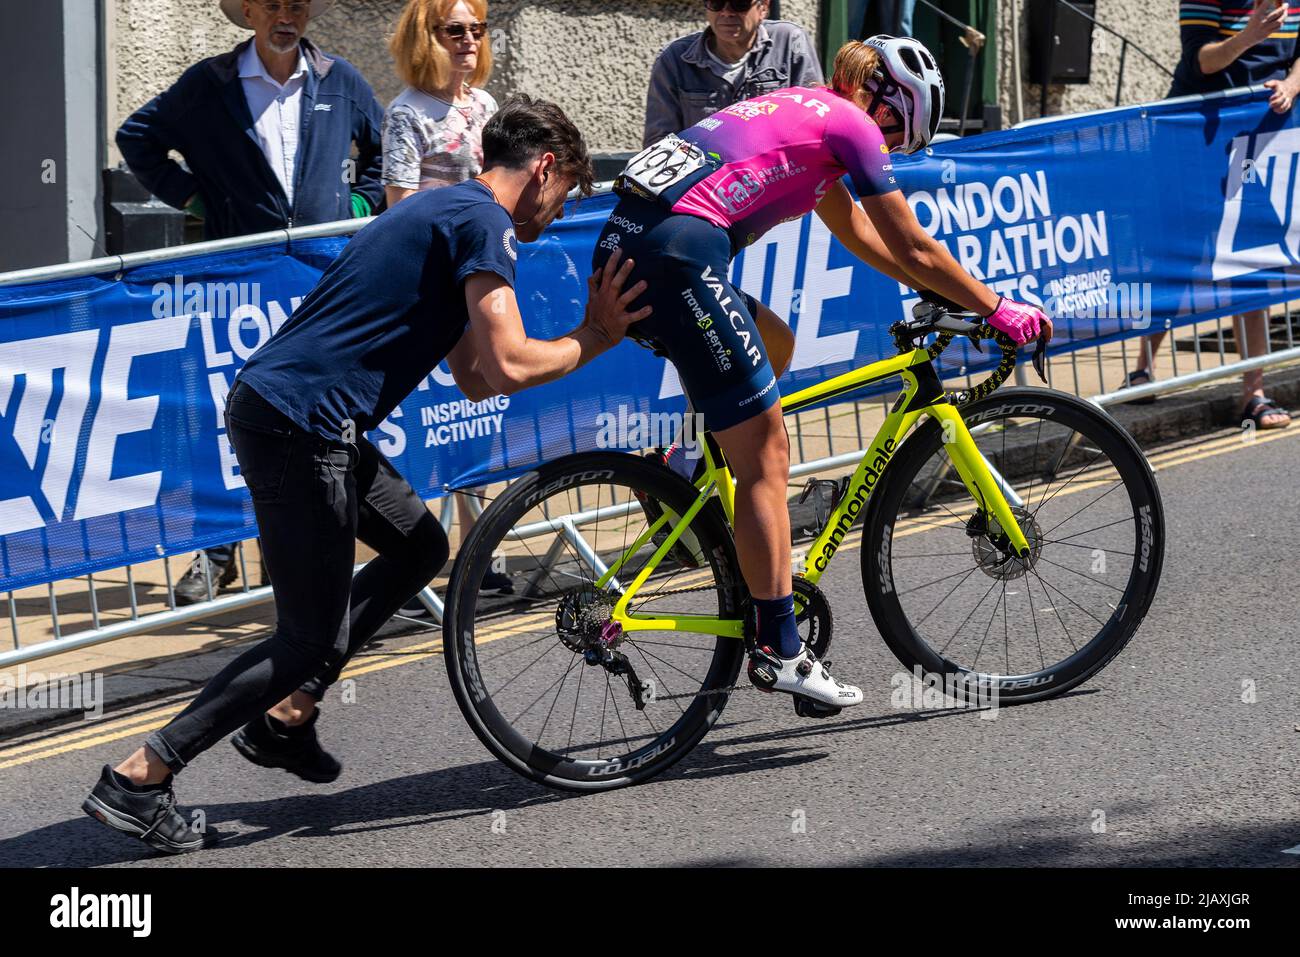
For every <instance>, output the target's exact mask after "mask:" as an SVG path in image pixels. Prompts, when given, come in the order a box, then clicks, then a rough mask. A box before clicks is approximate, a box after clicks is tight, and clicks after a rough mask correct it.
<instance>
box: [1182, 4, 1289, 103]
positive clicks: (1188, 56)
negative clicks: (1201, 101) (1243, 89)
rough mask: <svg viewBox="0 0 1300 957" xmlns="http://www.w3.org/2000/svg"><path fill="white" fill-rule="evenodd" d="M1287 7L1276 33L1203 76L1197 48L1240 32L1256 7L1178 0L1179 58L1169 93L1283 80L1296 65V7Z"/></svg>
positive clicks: (1211, 89) (1222, 88) (1198, 91)
mask: <svg viewBox="0 0 1300 957" xmlns="http://www.w3.org/2000/svg"><path fill="white" fill-rule="evenodd" d="M1287 3H1288V8H1287V15H1286V20H1285V21H1283V23H1282V28H1281V29H1280V30H1278V32H1277V33H1274V34H1272V35H1271V36H1269V37H1268V38H1267V39H1264V40H1261V41H1260V42H1259V43H1257V44H1255V45H1254V46H1253V47H1251V48H1250V49H1249V50H1247V51H1246V52H1245V53H1243V54H1242V55H1241V56H1239V57H1237V59H1236V60H1234V61H1233V62H1232V63H1230V64H1229V65H1228V66H1227V67H1226V68H1224V69H1222V70H1220V71H1219V72H1218V73H1209V74H1207V73H1202V72H1201V66H1200V61H1199V60H1198V59H1197V57H1198V55H1199V53H1200V49H1201V47H1203V46H1205V45H1206V44H1208V43H1214V42H1216V41H1218V40H1226V39H1227V38H1228V37H1230V36H1233V35H1234V34H1237V33H1240V32H1241V31H1242V30H1244V29H1245V28H1246V24H1247V22H1249V20H1250V15H1251V12H1252V9H1253V7H1254V4H1253V3H1252V2H1250V0H1182V2H1181V3H1179V5H1178V6H1179V10H1178V31H1179V36H1180V37H1181V39H1182V44H1183V55H1182V58H1181V59H1180V60H1179V61H1178V67H1177V69H1176V70H1175V71H1174V81H1173V85H1172V86H1171V87H1170V88H1169V94H1168V95H1169V96H1187V95H1188V94H1192V93H1213V92H1215V91H1217V90H1228V89H1232V88H1233V87H1238V86H1258V85H1260V84H1262V83H1263V82H1264V81H1265V80H1280V79H1282V78H1283V77H1285V76H1286V75H1287V71H1289V70H1290V69H1291V64H1292V63H1294V62H1295V58H1296V52H1297V47H1296V39H1297V28H1298V27H1300V6H1296V5H1293V0H1287Z"/></svg>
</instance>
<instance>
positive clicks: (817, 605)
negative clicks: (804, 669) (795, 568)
mask: <svg viewBox="0 0 1300 957" xmlns="http://www.w3.org/2000/svg"><path fill="white" fill-rule="evenodd" d="M794 603H795V608H796V609H798V608H802V609H803V610H802V611H799V612H797V614H796V615H795V622H796V623H797V624H799V625H800V626H802V625H804V624H807V625H808V632H807V634H804V635H803V638H804V640H805V641H806V642H807V643H808V646H809V647H810V648H811V649H812V653H813V654H814V655H816V656H817V660H818V661H823V660H825V658H826V652H828V651H829V650H830V647H831V630H832V623H831V605H830V602H828V601H827V600H826V595H825V594H824V593H823V592H822V590H821V589H820V588H818V587H817V586H816V585H814V584H813V583H812V582H810V581H809V580H808V579H806V578H801V577H799V576H798V575H796V576H795V578H794ZM800 634H803V628H802V627H801V628H800Z"/></svg>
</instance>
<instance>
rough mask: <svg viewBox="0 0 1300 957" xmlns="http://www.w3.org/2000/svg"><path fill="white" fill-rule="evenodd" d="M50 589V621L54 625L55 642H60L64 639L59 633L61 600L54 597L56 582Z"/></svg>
mask: <svg viewBox="0 0 1300 957" xmlns="http://www.w3.org/2000/svg"><path fill="white" fill-rule="evenodd" d="M48 587H49V589H50V620H51V621H52V622H53V623H54V640H55V641H58V640H59V639H60V638H61V637H63V636H62V635H61V634H60V633H59V600H58V599H57V598H55V597H54V582H50V583H49V586H48Z"/></svg>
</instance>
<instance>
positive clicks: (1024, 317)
mask: <svg viewBox="0 0 1300 957" xmlns="http://www.w3.org/2000/svg"><path fill="white" fill-rule="evenodd" d="M1046 319H1047V316H1046V315H1044V314H1043V311H1042V310H1041V309H1038V308H1036V307H1034V306H1030V305H1027V304H1025V303H1023V302H1012V301H1011V300H1010V299H1006V298H1002V299H999V300H998V307H997V308H996V309H994V310H993V314H992V315H990V316H989V317H988V318H987V319H986V320H985V322H987V323H988V324H989V325H990V326H992V327H993V328H994V329H997V330H998V331H999V332H1005V333H1006V334H1007V335H1008V336H1010V337H1011V338H1012V340H1014V341H1015V343H1016V345H1018V346H1023V345H1024V344H1025V343H1026V342H1033V341H1034V340H1035V339H1037V338H1038V335H1039V333H1040V332H1041V331H1042V328H1043V322H1044V321H1045V320H1046Z"/></svg>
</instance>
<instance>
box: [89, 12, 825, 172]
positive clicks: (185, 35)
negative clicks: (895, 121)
mask: <svg viewBox="0 0 1300 957" xmlns="http://www.w3.org/2000/svg"><path fill="white" fill-rule="evenodd" d="M402 5H403V2H402V0H339V2H338V3H336V4H335V5H334V7H333V8H332V9H331V10H330V11H329V12H328V13H326V14H324V15H323V16H321V17H319V18H317V19H316V20H314V21H312V25H311V28H310V29H309V31H308V35H309V36H311V37H312V39H313V40H315V41H316V42H317V43H318V44H320V46H321V47H322V49H324V50H325V51H326V52H328V53H333V54H337V55H339V56H342V57H345V58H346V59H348V60H350V61H351V62H352V63H353V64H355V65H356V66H357V68H358V69H360V70H361V71H362V73H363V74H364V75H365V76H366V78H367V79H368V80H369V81H370V84H371V86H373V87H374V88H375V94H376V95H377V96H378V97H379V99H380V102H382V103H385V104H386V103H387V102H388V101H389V100H390V99H392V98H393V97H394V96H396V95H397V93H398V92H399V90H400V89H401V82H400V81H399V80H398V79H397V76H396V74H395V73H394V72H393V63H392V58H391V57H390V56H389V53H388V46H387V40H388V35H389V33H390V32H391V30H392V27H393V24H395V23H396V22H397V15H398V13H399V12H400V11H401V9H402ZM819 6H820V0H784V2H783V3H782V4H781V12H782V16H783V17H784V18H785V19H787V20H793V21H795V22H797V23H799V24H801V25H802V26H804V27H805V28H807V29H808V31H809V32H810V33H811V34H812V35H813V37H814V39H815V38H816V32H817V26H818V10H819ZM110 7H111V8H112V16H111V17H110V21H111V27H110V30H111V34H110V39H109V48H110V51H111V59H110V64H109V77H110V83H109V87H110V97H109V105H108V127H109V129H108V134H109V140H110V143H111V139H112V131H113V130H115V129H116V128H117V126H118V125H120V123H121V122H122V120H123V119H125V118H126V116H127V115H129V114H130V113H131V111H132V110H134V109H137V108H138V107H140V106H141V105H143V104H144V103H145V102H147V101H148V100H149V99H150V97H152V96H153V95H154V94H155V93H157V92H158V91H160V90H162V89H165V88H166V87H167V86H168V85H169V84H171V83H172V82H173V81H174V80H175V79H176V77H178V76H179V75H180V74H181V72H182V71H183V70H184V69H185V68H186V67H188V66H189V65H190V64H192V63H193V62H195V61H196V60H199V59H202V58H203V57H207V56H212V55H214V54H217V53H221V52H223V51H225V50H228V49H230V48H231V47H232V46H234V45H235V44H236V43H238V42H239V41H240V40H242V39H243V38H244V37H246V36H248V33H247V31H243V30H239V29H237V28H236V27H234V26H233V25H232V24H231V23H230V22H229V21H227V20H226V18H225V17H224V16H223V15H222V14H221V11H220V10H219V9H218V8H217V4H216V0H111V2H110ZM488 15H489V20H490V22H491V23H492V44H493V46H492V49H493V53H494V55H495V58H496V64H497V66H496V70H495V73H494V75H493V77H492V79H491V81H490V82H489V84H488V89H489V90H490V91H491V92H492V94H493V95H494V96H497V97H498V98H503V97H505V96H506V95H508V94H510V93H512V92H516V91H519V92H524V93H531V94H533V95H535V96H543V97H546V98H547V99H552V100H555V101H556V102H557V103H559V104H560V106H562V107H563V108H564V109H565V111H566V112H568V113H569V114H570V115H571V116H573V117H574V118H575V120H576V122H577V123H578V125H579V126H580V127H581V128H582V130H583V132H584V133H585V134H586V135H587V140H588V143H589V145H590V146H591V148H592V149H593V150H597V151H613V150H623V149H631V148H634V147H637V146H639V144H640V142H641V130H642V124H643V120H644V112H645V92H646V86H647V84H648V82H649V78H650V66H651V64H652V63H653V62H654V58H655V56H657V55H658V53H659V50H660V49H661V48H662V47H663V46H664V44H666V43H667V42H668V41H670V40H672V39H674V38H675V37H678V36H681V35H682V34H684V33H690V32H692V31H694V30H698V29H702V28H703V25H704V16H703V10H702V4H700V3H699V2H698V0H533V2H520V0H496V2H491V3H490V6H489V11H488Z"/></svg>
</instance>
